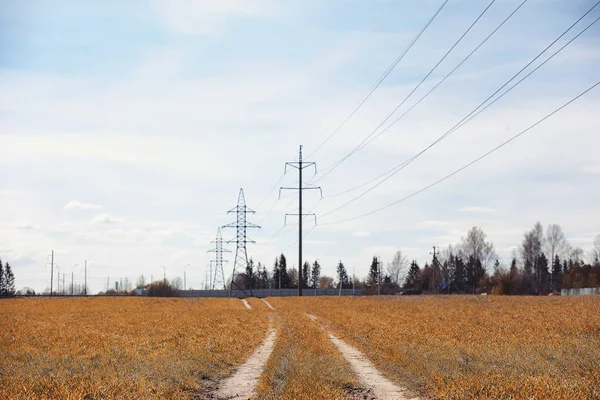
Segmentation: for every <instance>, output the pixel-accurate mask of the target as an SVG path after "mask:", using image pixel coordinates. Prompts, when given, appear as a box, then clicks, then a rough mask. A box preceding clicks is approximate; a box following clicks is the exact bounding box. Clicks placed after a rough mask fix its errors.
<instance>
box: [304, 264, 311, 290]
mask: <svg viewBox="0 0 600 400" xmlns="http://www.w3.org/2000/svg"><path fill="white" fill-rule="evenodd" d="M309 284H310V264H309V263H308V261H304V265H303V266H302V288H304V289H306V288H308V287H310V286H309Z"/></svg>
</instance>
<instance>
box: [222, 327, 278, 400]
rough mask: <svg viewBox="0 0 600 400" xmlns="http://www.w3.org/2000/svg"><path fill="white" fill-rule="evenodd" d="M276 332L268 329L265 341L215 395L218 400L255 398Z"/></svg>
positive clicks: (271, 350)
mask: <svg viewBox="0 0 600 400" xmlns="http://www.w3.org/2000/svg"><path fill="white" fill-rule="evenodd" d="M276 337H277V332H276V331H275V329H273V328H270V329H269V331H268V332H267V336H266V337H265V340H264V341H263V342H262V343H261V345H260V346H259V347H258V348H257V349H256V350H255V351H254V353H252V355H251V356H250V358H248V360H246V362H245V363H244V364H242V365H241V366H240V367H239V368H238V369H237V371H236V372H235V373H234V374H233V375H231V376H230V377H229V378H227V379H225V381H224V382H223V384H222V385H221V387H220V388H219V389H218V390H217V391H216V393H215V395H216V398H217V399H220V400H241V399H249V398H255V397H256V396H257V392H256V385H257V384H258V379H259V378H260V375H261V374H262V371H263V369H264V367H265V364H266V363H267V360H268V359H269V357H270V356H271V353H272V352H273V347H274V344H275V338H276Z"/></svg>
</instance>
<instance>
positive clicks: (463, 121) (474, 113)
mask: <svg viewBox="0 0 600 400" xmlns="http://www.w3.org/2000/svg"><path fill="white" fill-rule="evenodd" d="M598 4H600V1H599V2H598V3H596V5H598ZM596 5H595V6H594V7H596ZM594 7H592V8H591V9H590V10H589V11H588V12H587V13H586V14H584V15H583V16H582V17H581V18H580V19H579V20H577V21H576V22H575V23H574V24H573V25H571V26H570V27H569V29H567V30H566V31H565V32H563V34H562V35H560V36H559V37H558V38H557V39H556V40H554V41H553V42H552V43H551V44H550V45H548V46H547V47H546V48H545V49H544V50H543V51H542V52H541V53H539V54H538V55H537V56H536V57H535V58H534V59H533V60H531V61H530V62H529V63H527V65H525V66H524V67H523V68H522V69H521V70H520V71H519V72H517V73H516V74H515V75H513V77H512V78H510V79H509V80H508V81H507V82H506V83H504V84H503V85H502V86H501V87H500V88H499V89H498V90H496V91H495V92H494V93H493V94H492V95H490V96H489V97H488V98H487V99H485V100H484V101H483V102H482V103H481V104H479V105H478V106H477V107H476V108H475V109H473V110H472V111H471V112H470V113H469V114H467V116H466V117H464V118H463V119H461V120H460V121H459V122H458V123H456V124H455V125H454V126H453V127H452V128H450V129H449V130H448V131H446V132H445V133H444V134H443V135H442V136H440V137H439V138H437V139H436V140H435V141H434V142H432V143H431V144H429V145H428V146H427V147H425V148H424V149H423V150H421V151H420V152H419V153H417V154H415V155H414V156H412V157H411V158H409V159H407V160H406V161H404V162H403V163H402V164H400V165H398V166H395V167H393V168H392V169H390V170H388V171H387V172H385V173H384V174H382V175H379V176H378V177H376V178H374V179H373V180H371V181H375V180H377V179H379V178H381V177H383V176H386V175H387V176H386V177H385V178H384V179H382V180H381V181H379V182H378V183H376V184H375V185H373V186H372V187H370V188H369V189H367V190H366V191H364V192H362V193H361V194H360V195H358V196H356V197H354V198H353V199H351V200H349V201H347V202H346V203H344V204H342V205H341V206H339V207H336V208H335V209H333V210H331V211H329V212H327V213H325V214H323V215H322V216H323V217H325V216H327V215H330V214H332V213H334V212H336V211H338V210H340V209H342V208H344V207H346V206H348V205H350V204H351V203H353V202H355V201H356V200H358V199H360V198H361V197H363V196H365V195H366V194H367V193H369V192H371V191H372V190H374V189H375V188H377V187H378V186H380V185H381V184H383V183H384V182H385V181H387V180H388V179H390V178H392V177H393V176H394V175H395V174H397V173H398V172H400V171H401V170H402V169H404V168H405V167H406V166H408V165H409V164H411V163H412V162H413V161H414V160H416V159H417V158H418V157H420V156H421V155H422V154H423V153H425V152H426V151H427V150H429V149H430V148H432V147H433V146H435V145H436V144H437V143H439V142H441V141H442V140H443V139H445V138H446V137H448V136H449V135H451V134H452V133H454V132H456V131H457V130H458V129H460V128H461V127H463V126H464V125H466V124H467V123H468V122H469V121H471V120H472V119H473V118H475V117H476V116H477V115H479V114H480V113H481V112H483V111H484V110H486V109H487V108H488V107H490V106H491V105H492V104H494V103H495V102H496V101H498V100H499V99H501V98H502V97H504V95H506V94H507V93H509V92H510V91H511V90H512V89H514V88H515V87H516V86H518V85H519V84H521V82H523V81H524V80H525V79H527V78H528V77H529V76H531V75H532V74H533V73H534V72H536V71H537V70H538V69H539V68H541V67H542V66H543V65H545V64H546V63H547V62H548V61H550V60H551V59H552V58H554V57H555V56H556V55H557V54H558V53H560V52H561V51H562V50H563V49H564V48H565V47H567V46H568V45H569V44H571V43H572V42H573V41H574V40H575V39H577V38H578V37H579V36H581V35H582V34H583V33H584V32H586V31H587V30H588V29H589V28H591V27H592V26H593V25H594V24H595V23H596V22H598V20H600V17H599V18H597V19H596V20H594V21H593V22H592V23H591V24H589V25H588V26H587V27H585V28H584V29H583V30H582V31H581V32H579V33H578V34H577V35H576V36H575V37H573V38H572V39H571V40H569V41H568V42H567V43H565V44H564V45H563V46H562V47H560V48H559V49H558V50H557V51H556V52H554V53H553V54H552V55H551V56H549V57H548V58H547V59H546V60H544V61H543V62H542V63H541V64H540V65H538V66H537V67H536V68H535V69H533V70H532V71H530V72H529V73H528V74H527V75H525V76H524V77H523V78H521V79H520V80H519V81H517V82H516V83H515V84H514V85H513V86H511V87H510V88H509V89H507V90H506V91H504V92H503V93H502V94H501V95H500V96H498V97H497V98H496V99H494V100H493V101H492V102H490V103H489V104H487V105H486V106H485V107H484V108H482V109H481V110H479V109H480V108H481V107H482V106H483V105H484V104H485V103H487V102H488V101H489V100H490V99H491V98H492V97H494V96H495V95H496V94H498V92H500V91H501V90H502V89H503V88H505V87H506V86H507V85H508V84H509V83H510V82H511V81H512V80H513V79H515V78H516V77H517V76H518V75H519V74H520V73H521V72H523V71H524V70H525V69H526V68H527V67H529V66H530V65H531V64H532V63H533V62H535V60H537V59H538V58H539V57H540V56H541V55H542V54H544V53H545V52H546V51H547V50H548V49H549V48H550V47H552V46H553V45H554V44H555V43H556V42H557V41H558V40H560V38H562V37H563V36H564V35H565V34H566V33H567V32H568V31H569V30H571V29H572V28H573V27H574V26H575V25H576V24H577V23H578V22H579V21H581V19H583V18H584V17H585V16H586V15H587V14H588V13H589V12H590V11H592V9H593V8H594ZM363 186H364V184H363Z"/></svg>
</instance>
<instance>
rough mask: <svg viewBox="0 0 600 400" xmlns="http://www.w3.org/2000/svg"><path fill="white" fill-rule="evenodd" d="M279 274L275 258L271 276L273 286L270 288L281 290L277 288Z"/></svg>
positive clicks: (277, 261)
mask: <svg viewBox="0 0 600 400" xmlns="http://www.w3.org/2000/svg"><path fill="white" fill-rule="evenodd" d="M280 273H281V272H280V270H279V258H275V265H274V266H273V275H272V280H273V285H272V286H271V287H274V288H277V289H281V288H280V287H279V282H280Z"/></svg>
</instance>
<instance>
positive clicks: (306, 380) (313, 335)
mask: <svg viewBox="0 0 600 400" xmlns="http://www.w3.org/2000/svg"><path fill="white" fill-rule="evenodd" d="M285 300H291V301H285ZM294 300H296V299H276V298H270V299H268V301H269V303H271V304H272V305H273V306H274V307H275V308H276V309H277V311H276V314H277V315H278V317H277V318H278V321H277V325H278V337H277V340H276V342H275V349H274V350H273V353H272V355H271V358H270V359H269V361H268V363H267V365H266V367H265V371H264V373H263V375H262V377H261V380H260V382H259V387H258V389H259V398H261V399H344V398H349V397H350V395H351V393H352V391H353V390H358V386H359V383H358V382H357V381H356V378H355V376H354V374H353V372H352V370H351V369H350V366H349V365H348V364H347V363H346V361H345V360H344V358H343V357H342V355H341V354H340V353H338V352H337V350H336V348H335V347H334V346H333V345H332V344H331V343H330V342H329V339H328V338H327V335H326V334H325V333H324V332H323V331H322V330H321V329H320V328H319V327H318V326H317V325H316V324H315V323H314V322H312V321H311V320H310V319H309V318H308V317H307V316H306V315H304V313H303V311H302V309H303V307H302V306H301V304H297V303H296V302H295V301H294ZM283 305H285V307H282V306H283Z"/></svg>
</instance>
